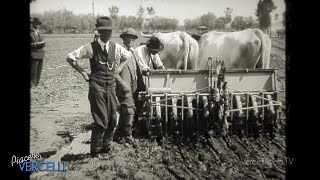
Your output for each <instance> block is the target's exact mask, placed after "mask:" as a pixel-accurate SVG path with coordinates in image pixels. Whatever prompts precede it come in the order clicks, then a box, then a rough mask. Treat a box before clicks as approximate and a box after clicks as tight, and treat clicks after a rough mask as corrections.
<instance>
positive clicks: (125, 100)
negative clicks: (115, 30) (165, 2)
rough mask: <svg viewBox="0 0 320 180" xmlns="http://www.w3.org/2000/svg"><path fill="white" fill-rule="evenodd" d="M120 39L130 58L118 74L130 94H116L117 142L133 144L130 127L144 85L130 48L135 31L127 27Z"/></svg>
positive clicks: (134, 37) (135, 37)
mask: <svg viewBox="0 0 320 180" xmlns="http://www.w3.org/2000/svg"><path fill="white" fill-rule="evenodd" d="M120 38H122V40H123V44H124V48H126V49H127V50H128V52H129V53H130V55H131V56H130V57H131V58H129V59H128V60H127V63H126V65H125V66H124V68H123V69H122V71H121V72H120V76H121V77H122V79H123V80H124V81H126V83H127V84H129V85H130V87H131V92H132V93H130V94H121V93H117V97H118V99H119V101H120V103H121V108H120V121H119V124H118V128H117V135H118V136H119V141H118V142H120V143H121V142H125V143H129V144H133V143H134V139H133V137H132V125H133V121H134V115H135V111H136V103H137V102H138V91H139V90H142V88H143V87H144V84H143V80H142V74H141V71H140V68H139V65H138V64H137V60H136V58H137V57H136V55H135V53H134V49H133V48H132V42H133V41H135V40H136V39H137V38H138V36H137V35H136V31H135V30H134V29H133V28H131V27H127V28H125V29H124V31H123V33H122V34H120ZM117 92H119V91H117Z"/></svg>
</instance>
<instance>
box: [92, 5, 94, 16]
mask: <svg viewBox="0 0 320 180" xmlns="http://www.w3.org/2000/svg"><path fill="white" fill-rule="evenodd" d="M92 15H93V20H94V0H92Z"/></svg>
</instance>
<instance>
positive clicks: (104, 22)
mask: <svg viewBox="0 0 320 180" xmlns="http://www.w3.org/2000/svg"><path fill="white" fill-rule="evenodd" d="M96 28H97V30H112V29H113V28H114V27H113V22H112V19H111V18H110V17H108V16H102V17H100V18H98V19H97V23H96Z"/></svg>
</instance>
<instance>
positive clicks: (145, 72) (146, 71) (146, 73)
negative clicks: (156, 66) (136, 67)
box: [141, 69, 150, 76]
mask: <svg viewBox="0 0 320 180" xmlns="http://www.w3.org/2000/svg"><path fill="white" fill-rule="evenodd" d="M149 71H150V69H142V70H141V73H142V75H144V76H148V75H149Z"/></svg>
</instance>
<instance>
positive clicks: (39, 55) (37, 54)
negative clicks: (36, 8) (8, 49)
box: [30, 17, 46, 87]
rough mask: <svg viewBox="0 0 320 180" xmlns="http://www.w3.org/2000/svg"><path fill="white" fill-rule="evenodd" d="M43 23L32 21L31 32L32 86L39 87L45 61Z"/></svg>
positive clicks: (33, 19)
mask: <svg viewBox="0 0 320 180" xmlns="http://www.w3.org/2000/svg"><path fill="white" fill-rule="evenodd" d="M40 25H41V22H40V20H39V19H38V18H36V17H35V18H31V19H30V32H31V45H30V46H31V47H30V51H31V57H30V61H31V86H35V87H37V86H38V84H39V81H40V76H41V70H42V65H43V59H44V56H45V50H44V49H43V48H44V47H45V45H46V44H45V42H44V40H43V38H42V36H41V34H40V31H39V27H40Z"/></svg>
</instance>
